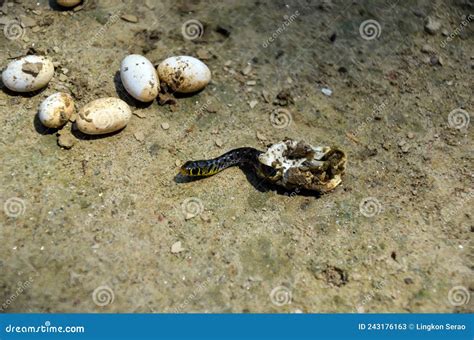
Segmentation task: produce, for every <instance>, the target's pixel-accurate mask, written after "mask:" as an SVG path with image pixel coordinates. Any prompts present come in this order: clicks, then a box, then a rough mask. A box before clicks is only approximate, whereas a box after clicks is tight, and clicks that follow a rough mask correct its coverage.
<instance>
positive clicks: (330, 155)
mask: <svg viewBox="0 0 474 340" xmlns="http://www.w3.org/2000/svg"><path fill="white" fill-rule="evenodd" d="M259 161H260V162H261V163H262V164H264V165H266V166H270V167H272V168H273V169H275V170H276V174H275V175H273V176H272V177H271V178H268V179H269V180H270V181H272V182H275V183H276V184H278V185H281V186H283V187H284V188H287V189H295V188H301V189H306V190H314V191H318V192H322V193H325V192H328V191H331V190H333V189H334V188H336V187H337V186H338V185H339V184H341V182H342V175H343V174H344V172H345V166H346V155H345V153H344V152H343V151H342V150H340V149H338V148H335V147H329V146H322V147H321V146H318V147H314V146H311V145H309V144H307V143H305V142H303V141H299V142H298V141H294V140H291V139H286V140H284V141H282V142H279V143H275V144H273V145H271V146H270V147H269V148H268V150H267V151H266V152H264V153H262V154H261V155H260V156H259Z"/></svg>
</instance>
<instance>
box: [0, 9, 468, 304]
mask: <svg viewBox="0 0 474 340" xmlns="http://www.w3.org/2000/svg"><path fill="white" fill-rule="evenodd" d="M53 5H54V4H53ZM51 7H54V8H51ZM473 7H474V6H473V4H472V1H469V0H461V1H459V0H455V1H454V0H453V1H452V0H445V1H440V0H438V1H429V0H418V1H396V0H391V1H382V0H380V1H342V0H338V1H336V0H332V1H288V2H283V1H269V0H268V1H225V2H219V4H215V3H214V2H206V1H189V2H188V1H165V2H163V3H160V4H158V3H154V2H153V1H146V2H144V3H141V2H132V1H123V2H118V1H88V2H87V3H86V4H85V5H84V6H82V7H79V8H76V10H68V11H66V10H63V9H61V8H57V7H56V6H51V4H49V3H48V2H47V1H44V0H43V1H14V2H12V1H10V2H9V3H6V4H5V3H4V4H3V7H2V8H3V9H2V12H3V13H4V14H3V15H2V19H1V20H2V22H1V23H2V25H3V26H2V27H3V28H5V27H6V26H7V25H8V24H9V23H10V22H11V21H14V22H19V21H21V22H22V23H23V26H24V27H21V35H20V36H18V37H14V39H12V37H11V36H10V39H7V38H6V37H4V35H1V36H0V46H1V51H2V53H1V56H0V65H1V67H2V68H3V67H5V66H6V65H7V64H8V62H9V61H10V59H12V58H17V57H20V56H23V55H26V54H28V53H30V54H31V53H34V54H44V55H47V56H48V57H49V58H51V59H52V60H53V61H54V62H55V63H56V64H55V65H56V70H55V75H54V77H53V79H52V81H51V82H50V83H49V85H48V87H47V88H45V89H44V90H42V91H38V92H35V93H30V94H26V95H20V94H15V93H12V92H11V91H8V90H7V89H5V88H4V87H3V90H2V91H1V92H0V118H1V134H0V143H1V144H0V145H1V152H0V157H1V164H2V166H1V177H0V203H1V205H2V207H3V210H2V211H1V212H0V224H1V228H0V237H1V247H0V273H1V275H0V303H1V305H0V308H1V310H2V311H3V312H272V313H273V312H276V313H281V312H304V313H306V312H469V311H471V312H472V311H473V310H474V308H473V306H474V305H473V304H474V302H473V299H471V298H470V295H471V293H472V290H473V289H474V280H473V254H472V232H473V230H474V226H473V219H472V217H473V216H472V194H473V173H472V169H473V162H472V157H473V154H472V150H473V140H472V122H471V124H470V123H469V118H470V116H469V115H471V117H472V113H473V112H474V111H473V110H474V107H473V105H472V104H473V97H472V93H473V81H472V79H473V78H472V74H473V67H474V36H473V32H474V23H473V21H474V20H473V18H472V17H469V15H471V16H472V14H473V12H474V8H473ZM130 16H131V17H130ZM134 16H135V17H134ZM127 20H128V21H127ZM190 20H197V21H198V22H199V24H201V25H202V31H201V32H199V31H198V34H197V35H192V34H193V33H192V32H191V33H189V32H187V31H183V27H184V25H185V23H189V21H190ZM366 20H375V22H373V21H372V22H366ZM428 20H429V21H430V22H429V23H428V27H425V26H426V24H427V21H428ZM135 21H136V22H135ZM364 22H365V24H364V25H366V24H372V25H373V26H372V27H373V28H374V30H373V31H370V29H369V30H368V31H367V32H365V31H364V30H363V29H362V28H363V25H362V24H363V23H364ZM191 23H193V22H191ZM198 28H199V26H198ZM430 30H431V33H430V32H428V31H430ZM374 32H375V33H374ZM200 33H202V34H200ZM10 34H12V33H10ZM374 34H375V35H374ZM129 53H139V54H143V55H145V56H146V57H147V58H149V59H150V60H151V61H152V63H153V64H155V65H157V64H158V63H159V62H160V61H161V60H163V59H165V58H166V57H169V56H173V55H192V56H197V57H199V58H201V59H202V60H203V61H204V62H205V63H206V64H207V65H208V66H209V68H210V69H211V71H212V75H213V79H212V82H211V83H210V84H209V85H208V86H207V87H206V88H205V89H204V91H202V92H200V93H197V94H195V95H192V96H182V97H180V98H177V99H176V104H175V105H168V104H167V105H159V104H158V103H157V102H156V101H155V102H153V103H150V104H148V105H144V104H139V103H137V102H135V101H134V100H132V99H130V97H128V96H127V94H126V93H125V92H124V90H123V88H122V87H121V84H120V80H119V78H118V73H117V71H118V70H119V65H120V61H121V59H122V58H123V57H124V56H126V55H127V54H129ZM2 86H3V85H2ZM324 88H327V89H330V90H331V91H332V94H331V95H330V96H329V95H326V94H324V93H323V92H322V89H324ZM56 91H64V92H68V93H70V94H71V95H73V97H74V98H75V100H76V106H77V107H78V108H80V107H82V106H83V105H85V104H86V103H87V102H89V101H91V100H93V99H96V98H100V97H106V96H113V97H120V98H123V99H125V100H126V101H127V102H128V103H129V104H130V106H131V108H132V110H133V112H134V116H133V117H132V120H131V121H130V123H129V125H128V126H127V127H126V128H125V129H124V130H122V131H121V132H119V133H117V134H114V135H111V136H105V137H101V138H88V137H87V136H84V135H81V134H79V133H77V131H74V129H72V124H71V123H68V125H67V126H66V127H64V128H63V130H61V134H64V135H67V136H71V132H70V131H71V129H72V137H73V140H74V141H75V144H74V146H73V147H72V148H71V149H64V148H61V147H60V146H59V145H58V144H57V143H58V136H57V134H58V131H56V130H51V129H45V128H44V127H42V126H41V124H40V123H38V121H37V119H36V118H35V115H36V112H37V108H38V105H39V104H40V103H41V101H42V100H43V99H44V98H46V97H47V96H48V95H50V94H52V93H54V92H56ZM325 91H326V90H325ZM275 116H276V117H279V118H280V119H277V120H275V119H273V120H272V119H271V118H272V117H275ZM285 119H286V120H285ZM163 123H165V124H163ZM166 124H169V128H168V129H164V128H163V126H165V127H166ZM284 137H291V138H294V139H303V140H305V141H307V142H309V143H311V144H313V145H338V146H339V147H341V148H343V149H344V150H345V151H346V152H347V154H348V167H347V173H346V176H345V177H344V181H343V184H342V185H341V186H340V187H338V188H337V189H336V190H335V191H333V192H331V193H329V194H326V195H323V196H320V197H317V196H311V195H310V196H308V195H300V194H298V193H295V192H284V191H281V190H275V188H273V187H270V186H268V185H266V184H265V183H262V182H261V181H259V180H257V179H256V178H255V176H254V175H253V174H251V173H246V172H244V171H242V170H241V169H239V168H232V169H228V170H226V171H225V172H222V173H220V174H218V175H216V176H214V177H211V178H207V179H205V180H202V181H195V182H190V183H179V182H177V181H175V176H176V174H177V173H178V169H179V166H180V165H181V164H182V163H184V162H185V161H186V160H190V159H200V158H211V157H215V156H217V155H220V154H222V153H224V152H226V151H228V150H230V149H232V148H235V147H241V146H252V147H256V148H260V149H262V150H263V149H265V147H266V145H268V144H269V143H273V142H277V141H279V140H281V139H283V138H284ZM469 207H471V208H469ZM177 242H180V243H177ZM172 248H173V251H172Z"/></svg>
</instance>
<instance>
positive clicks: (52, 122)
mask: <svg viewBox="0 0 474 340" xmlns="http://www.w3.org/2000/svg"><path fill="white" fill-rule="evenodd" d="M73 112H74V100H73V99H72V97H71V96H70V95H69V94H67V93H62V92H58V93H55V94H52V95H50V96H49V97H48V98H46V99H45V100H44V101H43V102H42V103H41V105H40V107H39V110H38V117H39V120H40V121H41V123H42V124H43V125H44V126H47V127H49V128H59V127H61V126H63V125H64V124H66V123H67V121H68V120H69V118H71V115H72V113H73Z"/></svg>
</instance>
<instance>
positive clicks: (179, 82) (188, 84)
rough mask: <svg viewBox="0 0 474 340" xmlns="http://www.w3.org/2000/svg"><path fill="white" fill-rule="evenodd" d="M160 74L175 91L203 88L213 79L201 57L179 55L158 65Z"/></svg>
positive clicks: (194, 90) (190, 90)
mask: <svg viewBox="0 0 474 340" xmlns="http://www.w3.org/2000/svg"><path fill="white" fill-rule="evenodd" d="M158 76H159V78H160V80H161V81H163V82H165V83H166V84H167V85H168V86H169V87H170V88H171V89H172V90H173V91H175V92H180V93H191V92H196V91H199V90H201V89H203V88H204V87H205V86H206V85H207V84H209V82H210V81H211V71H210V70H209V68H208V67H207V66H206V64H204V63H203V62H202V61H200V60H199V59H196V58H193V57H188V56H179V57H170V58H168V59H165V60H163V61H162V62H161V64H160V65H158Z"/></svg>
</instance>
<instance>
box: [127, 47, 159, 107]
mask: <svg viewBox="0 0 474 340" xmlns="http://www.w3.org/2000/svg"><path fill="white" fill-rule="evenodd" d="M120 78H121V79H122V84H123V86H124V87H125V89H126V90H127V92H128V93H129V94H130V95H131V96H132V97H133V98H135V99H137V100H139V101H141V102H151V101H152V100H154V99H155V98H156V97H157V96H158V91H159V89H160V81H159V79H158V75H157V74H156V70H155V68H154V67H153V64H152V63H151V62H150V61H149V60H148V59H147V58H145V57H143V56H141V55H138V54H131V55H129V56H126V57H125V58H124V59H123V60H122V64H121V65H120Z"/></svg>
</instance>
